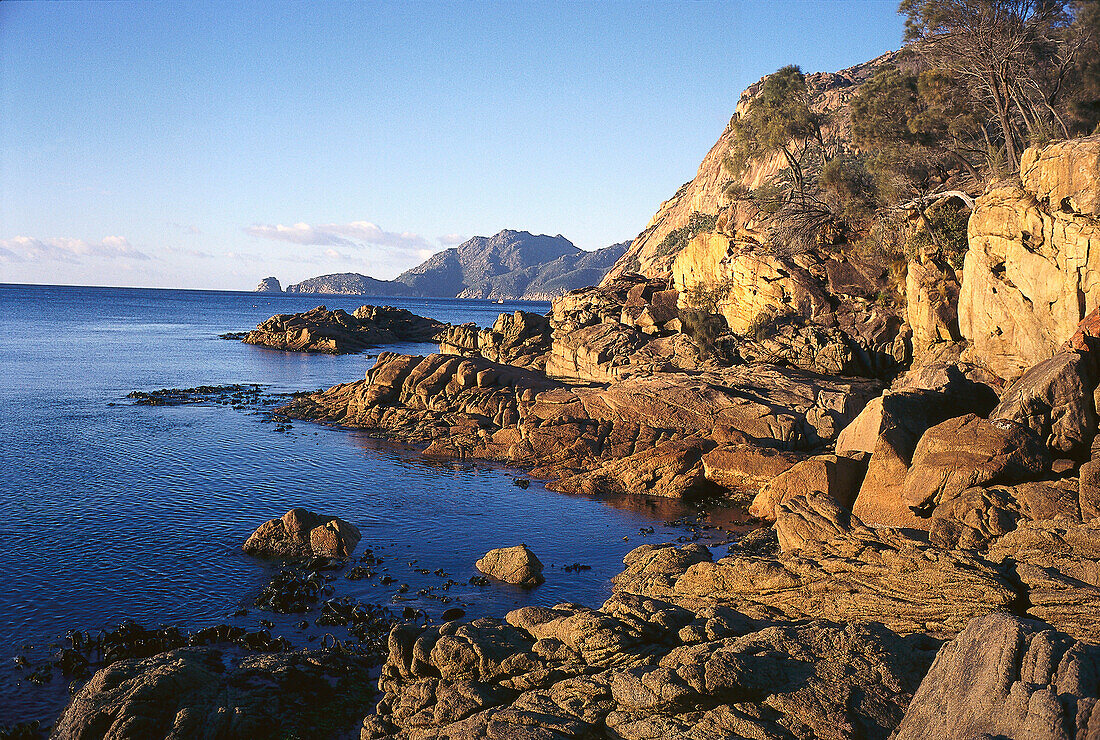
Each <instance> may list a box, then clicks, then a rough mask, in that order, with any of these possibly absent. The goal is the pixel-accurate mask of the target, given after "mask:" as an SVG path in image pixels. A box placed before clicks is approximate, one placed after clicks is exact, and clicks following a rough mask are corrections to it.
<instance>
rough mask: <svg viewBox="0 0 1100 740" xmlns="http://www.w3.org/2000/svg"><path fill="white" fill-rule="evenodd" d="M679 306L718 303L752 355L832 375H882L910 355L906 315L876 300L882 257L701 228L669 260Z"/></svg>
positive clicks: (883, 289)
mask: <svg viewBox="0 0 1100 740" xmlns="http://www.w3.org/2000/svg"><path fill="white" fill-rule="evenodd" d="M672 283H673V286H674V287H675V288H676V289H678V290H679V291H680V297H679V301H680V305H681V307H694V308H700V307H702V308H706V309H707V310H710V309H709V307H708V306H699V305H695V304H696V303H698V302H699V301H700V299H701V298H702V299H705V300H703V303H711V302H713V303H714V307H715V308H716V309H717V312H718V313H719V314H721V316H722V317H723V318H724V319H725V321H726V324H727V325H728V327H729V330H730V331H731V332H732V333H734V334H735V335H737V336H738V337H739V338H740V339H739V342H738V352H739V354H740V356H741V357H742V358H743V359H745V360H748V361H758V362H770V363H773V364H786V365H791V366H795V367H801V368H804V369H807V370H814V371H816V372H821V373H823V374H830V375H864V376H876V375H880V376H885V375H889V374H892V373H893V372H895V371H896V370H897V369H898V367H899V366H901V365H902V364H904V363H906V362H907V361H908V360H909V358H910V345H909V342H908V339H907V336H906V335H905V334H904V332H903V331H902V329H903V317H902V316H901V315H899V313H898V311H897V310H896V309H894V308H892V307H887V306H884V305H882V303H881V302H880V301H879V296H880V295H883V294H884V293H887V292H889V290H890V287H889V284H888V283H889V281H888V279H887V275H886V272H885V270H884V269H883V268H882V267H881V266H874V265H872V264H871V263H869V262H866V261H864V260H861V259H859V258H857V257H855V256H854V255H845V254H842V253H826V252H825V251H821V252H816V251H814V252H805V253H802V254H798V255H794V256H791V257H783V256H780V255H778V254H776V253H775V252H774V251H773V250H771V249H768V248H765V247H763V246H761V245H759V244H757V243H756V242H754V241H746V240H738V239H737V238H736V237H733V236H730V235H727V234H702V235H700V236H698V237H696V238H695V239H694V240H692V241H691V242H690V243H689V244H688V247H687V248H685V249H684V250H683V251H682V252H680V253H679V255H678V256H677V257H676V259H675V260H674V261H673V263H672Z"/></svg>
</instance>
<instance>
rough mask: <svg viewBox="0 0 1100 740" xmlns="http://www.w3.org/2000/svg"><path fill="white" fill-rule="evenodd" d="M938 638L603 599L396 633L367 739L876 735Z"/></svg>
mask: <svg viewBox="0 0 1100 740" xmlns="http://www.w3.org/2000/svg"><path fill="white" fill-rule="evenodd" d="M937 646H938V643H937V642H936V641H934V640H929V639H926V638H903V637H899V636H898V635H896V634H894V633H892V632H890V631H888V630H885V629H883V628H882V627H858V626H854V625H849V626H841V625H837V624H831V623H827V622H820V621H814V622H810V623H807V624H802V625H797V626H795V625H782V626H780V625H776V626H764V625H760V624H754V623H752V622H751V621H750V620H747V619H745V618H744V617H743V616H741V615H739V614H737V613H736V612H734V611H733V610H731V609H720V610H709V611H701V612H699V613H693V612H690V611H687V610H684V609H679V608H677V607H675V606H673V605H671V604H668V603H666V602H661V601H657V600H630V599H622V598H613V599H612V601H609V602H608V603H607V604H605V605H604V608H603V609H602V610H600V611H594V610H591V609H585V608H583V607H578V606H576V605H574V604H559V605H558V606H556V607H554V608H553V609H547V608H543V607H525V608H522V609H518V610H516V611H513V612H510V613H509V614H508V615H507V617H506V619H505V620H504V621H501V620H495V619H479V620H476V621H474V622H472V623H470V624H464V625H458V624H454V623H452V624H449V625H445V626H444V627H442V628H438V627H436V628H428V629H426V630H425V629H423V628H408V627H404V628H397V629H395V630H394V632H393V633H391V635H390V654H389V659H388V660H387V662H386V665H385V666H384V667H383V673H382V678H381V680H380V682H379V685H380V687H381V688H382V689H383V690H384V691H385V696H384V697H383V699H382V701H381V702H380V703H379V705H378V714H377V715H376V716H371V717H367V718H366V720H365V721H364V726H363V731H362V737H363V738H364V740H367V739H371V738H383V737H394V738H410V739H412V738H416V739H420V738H424V739H426V738H451V739H452V740H459V739H460V738H461V739H463V740H465V739H466V738H470V739H471V740H472V739H473V738H485V737H490V738H524V739H530V740H536V739H541V738H546V739H550V738H589V737H615V738H628V739H631V740H643V739H647V738H688V737H690V738H697V739H699V740H705V739H709V738H713V739H714V740H718V739H719V738H729V737H763V738H780V737H796V738H811V737H812V738H851V737H867V738H885V737H887V735H888V734H889V733H890V730H891V729H892V728H893V727H895V726H896V725H897V723H898V722H899V721H900V719H901V717H902V715H903V713H904V709H905V706H906V705H907V704H908V700H909V697H910V696H911V694H912V692H913V691H915V689H916V687H917V685H918V683H919V681H920V677H921V676H922V675H923V673H924V670H925V669H926V666H927V665H928V664H929V663H930V662H931V660H932V656H933V652H934V650H935V648H936V647H937Z"/></svg>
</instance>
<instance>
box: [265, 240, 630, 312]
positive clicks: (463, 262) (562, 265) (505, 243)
mask: <svg viewBox="0 0 1100 740" xmlns="http://www.w3.org/2000/svg"><path fill="white" fill-rule="evenodd" d="M626 246H627V243H626V242H622V243H620V244H613V245H611V246H610V247H604V248H603V249H599V250H596V251H594V252H586V251H584V250H582V249H580V248H578V247H576V246H574V245H573V243H572V242H570V241H569V240H568V239H566V238H565V237H563V236H561V235H558V236H545V235H538V236H536V235H533V234H530V233H528V232H526V231H511V230H508V229H505V230H504V231H501V232H500V233H498V234H496V235H495V236H491V237H484V236H475V237H474V238H472V239H470V240H468V241H466V242H463V243H462V244H461V245H459V246H457V247H453V248H451V249H447V250H444V251H442V252H439V253H438V254H435V255H433V256H432V257H430V258H429V259H428V260H426V261H425V262H423V263H422V264H420V265H418V266H417V267H414V268H412V269H411V270H407V271H405V272H404V273H402V274H401V275H399V276H398V277H397V278H396V279H394V280H377V279H375V278H372V277H369V276H367V275H360V274H358V273H354V272H345V273H338V274H334V275H321V276H319V277H315V278H310V279H308V280H303V281H302V282H300V283H295V284H294V285H288V286H287V288H286V292H287V293H340V294H349V295H378V296H417V297H430V298H487V299H491V300H495V299H499V298H508V299H520V300H551V299H553V298H557V297H558V296H561V295H564V294H566V293H568V292H569V291H570V290H575V289H577V288H582V287H585V286H588V285H594V284H596V283H598V282H600V280H602V279H603V276H604V274H605V273H606V272H607V270H608V269H609V268H610V267H611V266H612V265H614V264H615V262H616V260H618V259H619V257H621V256H622V255H623V253H624V252H625V251H626ZM273 279H274V278H268V279H267V280H273ZM267 280H265V284H266V283H267ZM275 284H276V285H278V281H276V283H275Z"/></svg>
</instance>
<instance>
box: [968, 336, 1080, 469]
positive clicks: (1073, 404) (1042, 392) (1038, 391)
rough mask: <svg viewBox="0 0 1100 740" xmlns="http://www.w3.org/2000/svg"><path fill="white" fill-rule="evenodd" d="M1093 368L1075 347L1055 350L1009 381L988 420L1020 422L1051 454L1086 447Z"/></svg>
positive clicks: (1077, 452) (1074, 453) (1075, 451)
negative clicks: (1072, 349) (1011, 382)
mask: <svg viewBox="0 0 1100 740" xmlns="http://www.w3.org/2000/svg"><path fill="white" fill-rule="evenodd" d="M1096 384H1097V377H1096V368H1095V367H1094V362H1093V361H1092V360H1091V358H1088V357H1086V356H1085V355H1083V354H1080V353H1078V352H1072V351H1067V352H1059V353H1058V354H1056V355H1054V356H1053V357H1051V358H1050V359H1048V360H1043V361H1042V362H1040V363H1039V364H1037V365H1035V366H1034V367H1032V368H1031V369H1029V370H1028V371H1027V372H1025V373H1024V374H1023V375H1022V376H1020V378H1019V379H1018V380H1017V381H1016V382H1015V383H1013V384H1012V385H1011V386H1009V388H1008V390H1006V391H1005V392H1004V395H1003V396H1002V397H1001V402H1000V404H999V405H998V406H997V408H995V409H994V410H993V413H992V414H990V417H989V418H990V419H1008V420H1009V421H1014V422H1017V423H1019V424H1024V425H1025V426H1027V427H1029V428H1030V429H1031V430H1032V431H1033V432H1035V433H1036V434H1037V435H1038V436H1039V438H1040V439H1042V440H1044V441H1045V442H1046V445H1047V447H1049V448H1050V449H1051V450H1053V451H1055V452H1056V453H1061V454H1064V455H1069V456H1078V455H1080V454H1081V453H1082V452H1087V451H1088V449H1089V445H1090V444H1091V442H1092V438H1093V436H1094V435H1095V434H1096V422H1097V417H1096V408H1095V403H1094V401H1093V392H1094V391H1095V389H1096Z"/></svg>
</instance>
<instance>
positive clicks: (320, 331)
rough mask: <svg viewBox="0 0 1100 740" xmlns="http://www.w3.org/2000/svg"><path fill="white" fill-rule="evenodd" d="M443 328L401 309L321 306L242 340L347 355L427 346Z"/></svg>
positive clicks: (280, 317)
mask: <svg viewBox="0 0 1100 740" xmlns="http://www.w3.org/2000/svg"><path fill="white" fill-rule="evenodd" d="M445 328H446V324H443V323H441V322H439V321H435V320H434V319H426V318H424V317H422V316H417V315H416V314H414V313H412V312H411V311H407V310H405V309H403V308H390V307H388V306H360V307H359V308H358V309H356V311H355V315H351V314H349V313H347V312H346V311H342V310H339V309H337V310H336V311H329V310H328V309H326V308H325V307H324V306H318V307H317V308H314V309H311V310H309V311H306V312H305V313H296V314H276V315H275V316H272V317H271V318H270V319H268V320H267V321H264V322H263V323H261V324H260V325H259V326H257V327H256V328H255V329H254V330H252V331H250V332H248V334H247V335H245V337H244V342H245V343H246V344H258V345H263V346H265V347H273V348H275V349H283V350H289V351H293V352H325V353H328V354H336V355H339V354H348V353H354V352H361V351H362V350H364V349H366V348H368V347H373V346H377V345H379V344H385V343H387V342H395V341H410V342H428V341H433V340H434V338H435V337H436V335H438V334H439V333H440V332H442V331H443V330H444V329H445Z"/></svg>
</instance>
